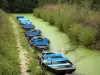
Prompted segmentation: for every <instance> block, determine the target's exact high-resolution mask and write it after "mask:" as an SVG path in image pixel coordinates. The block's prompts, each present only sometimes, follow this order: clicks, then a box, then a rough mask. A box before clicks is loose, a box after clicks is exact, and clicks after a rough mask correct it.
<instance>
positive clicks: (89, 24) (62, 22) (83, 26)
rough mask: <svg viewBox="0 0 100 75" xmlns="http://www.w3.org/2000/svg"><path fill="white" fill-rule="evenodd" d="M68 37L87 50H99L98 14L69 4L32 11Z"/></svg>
mask: <svg viewBox="0 0 100 75" xmlns="http://www.w3.org/2000/svg"><path fill="white" fill-rule="evenodd" d="M34 15H35V16H37V17H40V18H43V19H44V20H45V21H48V22H49V23H51V24H52V25H55V26H57V27H58V28H59V30H61V31H63V32H65V33H66V34H68V35H69V37H70V38H71V39H72V40H74V41H77V42H79V43H81V44H84V45H85V46H87V47H89V48H94V49H100V28H99V27H100V12H97V11H92V10H90V9H89V7H85V8H84V7H78V6H76V5H69V4H56V5H44V6H43V7H40V8H37V9H35V10H34Z"/></svg>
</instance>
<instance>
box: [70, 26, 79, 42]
mask: <svg viewBox="0 0 100 75" xmlns="http://www.w3.org/2000/svg"><path fill="white" fill-rule="evenodd" d="M79 32H80V24H72V25H70V28H69V36H70V37H71V38H72V39H73V40H75V41H78V34H79Z"/></svg>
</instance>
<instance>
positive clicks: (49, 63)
mask: <svg viewBox="0 0 100 75" xmlns="http://www.w3.org/2000/svg"><path fill="white" fill-rule="evenodd" d="M39 59H40V64H41V66H42V67H45V68H46V69H48V70H51V71H52V72H54V73H57V74H66V73H70V74H71V73H73V72H74V71H75V70H76V67H75V65H73V63H72V62H71V61H70V60H69V59H68V58H64V57H63V56H62V54H60V53H58V54H55V53H52V52H46V51H44V52H42V55H41V57H40V58H39Z"/></svg>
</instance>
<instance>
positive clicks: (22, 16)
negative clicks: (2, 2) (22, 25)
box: [16, 16, 24, 20]
mask: <svg viewBox="0 0 100 75" xmlns="http://www.w3.org/2000/svg"><path fill="white" fill-rule="evenodd" d="M16 18H17V20H18V19H19V18H24V16H17V17H16Z"/></svg>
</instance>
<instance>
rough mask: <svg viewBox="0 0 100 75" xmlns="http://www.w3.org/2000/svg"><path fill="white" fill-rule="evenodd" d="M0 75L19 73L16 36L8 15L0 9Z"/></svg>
mask: <svg viewBox="0 0 100 75" xmlns="http://www.w3.org/2000/svg"><path fill="white" fill-rule="evenodd" d="M0 75H20V67H19V59H18V50H17V45H16V38H15V35H14V30H13V28H12V23H11V22H10V17H9V16H8V15H7V14H6V13H5V12H3V11H2V10H0Z"/></svg>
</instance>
